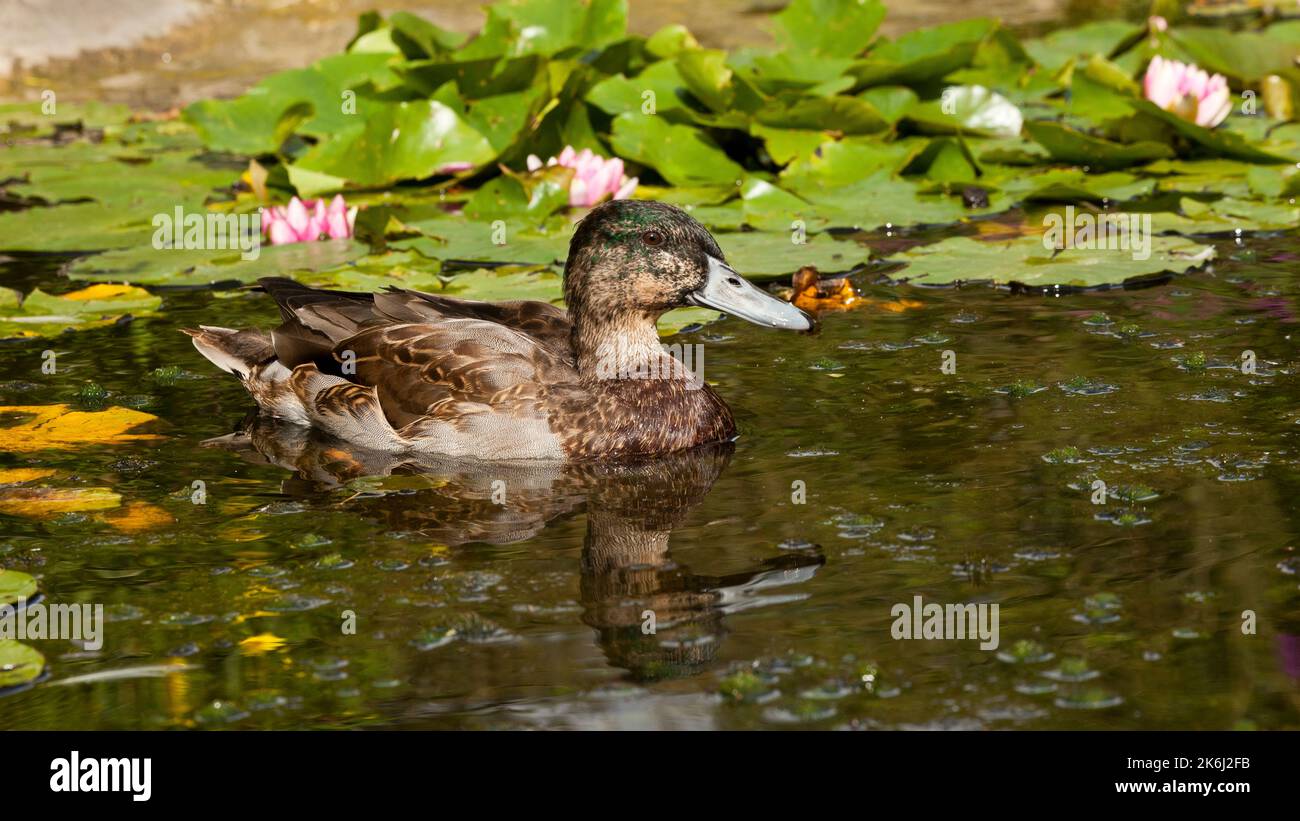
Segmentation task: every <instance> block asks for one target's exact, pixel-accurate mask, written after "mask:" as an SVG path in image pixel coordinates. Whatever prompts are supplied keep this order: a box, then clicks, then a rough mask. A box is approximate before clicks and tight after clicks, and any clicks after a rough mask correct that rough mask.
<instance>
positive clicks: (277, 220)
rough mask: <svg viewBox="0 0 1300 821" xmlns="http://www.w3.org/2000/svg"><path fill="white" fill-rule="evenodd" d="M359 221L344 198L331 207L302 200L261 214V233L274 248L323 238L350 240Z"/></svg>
mask: <svg viewBox="0 0 1300 821" xmlns="http://www.w3.org/2000/svg"><path fill="white" fill-rule="evenodd" d="M356 220H357V209H356V207H355V206H354V207H352V208H348V206H347V203H346V202H344V200H343V195H342V194H337V195H335V197H334V199H332V200H330V203H329V205H328V206H327V205H326V204H325V200H323V199H316V200H306V201H304V200H300V199H298V198H297V197H293V198H292V199H290V200H289V204H288V205H284V206H279V205H277V206H272V207H270V208H267V209H265V210H264V211H263V212H262V231H263V233H265V234H266V235H267V237H268V238H269V239H270V240H271V244H272V245H286V244H288V243H291V242H314V241H316V240H318V239H321V238H322V237H327V238H329V239H348V238H349V237H351V236H352V226H353V225H354V224H355V223H356Z"/></svg>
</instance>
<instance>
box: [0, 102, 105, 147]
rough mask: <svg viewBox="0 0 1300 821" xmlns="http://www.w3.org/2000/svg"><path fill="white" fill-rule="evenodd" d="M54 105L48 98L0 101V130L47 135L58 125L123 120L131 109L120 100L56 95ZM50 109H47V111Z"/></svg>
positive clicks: (91, 125)
mask: <svg viewBox="0 0 1300 821" xmlns="http://www.w3.org/2000/svg"><path fill="white" fill-rule="evenodd" d="M52 102H53V109H52V110H51V108H50V107H49V106H47V105H46V104H45V102H43V101H42V102H31V103H0V134H4V133H11V134H22V135H23V136H28V137H44V136H48V135H49V134H50V133H52V132H53V131H54V127H55V126H56V125H61V124H64V123H81V125H82V126H83V127H84V128H104V127H106V126H118V125H122V124H124V123H125V122H126V121H127V119H128V118H130V116H131V110H130V109H129V108H127V107H126V106H124V105H120V104H117V103H101V102H97V101H94V100H91V101H90V102H85V103H61V102H59V101H58V98H57V97H56V98H55V99H54V100H53V101H52ZM47 112H48V113H47Z"/></svg>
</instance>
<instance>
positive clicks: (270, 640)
mask: <svg viewBox="0 0 1300 821" xmlns="http://www.w3.org/2000/svg"><path fill="white" fill-rule="evenodd" d="M284 643H285V642H284V639H282V638H280V637H279V636H277V635H275V634H274V633H261V634H258V635H256V636H249V637H248V638H246V639H244V640H243V641H241V642H240V643H239V646H240V648H241V649H242V650H243V651H244V655H246V656H260V655H262V654H263V653H271V652H274V651H276V650H279V649H280V648H281V647H283V646H284Z"/></svg>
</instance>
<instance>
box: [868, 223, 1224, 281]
mask: <svg viewBox="0 0 1300 821" xmlns="http://www.w3.org/2000/svg"><path fill="white" fill-rule="evenodd" d="M1150 241H1151V248H1150V256H1149V257H1148V258H1147V259H1135V258H1134V256H1135V255H1134V253H1133V252H1131V251H1128V250H1120V249H1113V250H1107V249H1084V248H1067V249H1065V250H1063V251H1060V252H1059V253H1053V251H1052V250H1049V249H1047V248H1045V247H1044V244H1043V237H1041V236H1035V235H1031V236H1027V237H1021V238H1017V239H1014V240H1010V241H994V242H990V241H982V240H975V239H971V238H969V237H951V238H949V239H945V240H942V241H940V242H937V243H934V244H933V245H923V246H920V247H918V248H913V249H911V250H910V251H907V252H904V253H902V254H899V255H897V256H896V257H892V258H891V259H894V260H897V261H900V262H906V263H907V267H906V268H904V269H902V270H901V271H899V272H898V273H896V274H895V275H894V276H895V277H896V278H898V279H900V280H907V281H910V282H918V283H921V284H924V285H951V284H954V283H958V282H997V283H1010V282H1016V283H1021V284H1024V285H1030V286H1042V285H1070V286H1076V287H1095V286H1099V285H1116V284H1120V283H1123V282H1126V281H1128V280H1132V279H1137V278H1141V277H1145V276H1150V275H1152V274H1159V273H1162V272H1165V271H1172V272H1174V273H1181V272H1184V271H1187V270H1190V269H1192V268H1195V267H1197V266H1199V265H1201V264H1202V263H1204V262H1205V261H1206V260H1208V259H1211V258H1213V255H1214V248H1213V246H1209V245H1201V244H1199V243H1196V242H1193V241H1191V240H1187V239H1184V238H1182V237H1168V236H1152V237H1150Z"/></svg>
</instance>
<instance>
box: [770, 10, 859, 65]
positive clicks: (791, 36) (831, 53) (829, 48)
mask: <svg viewBox="0 0 1300 821" xmlns="http://www.w3.org/2000/svg"><path fill="white" fill-rule="evenodd" d="M884 19H885V4H884V3H882V2H880V0H794V1H793V2H792V3H790V4H789V5H788V6H786V7H785V8H784V9H783V10H782V11H781V13H780V14H777V15H774V16H773V17H772V25H773V29H774V31H773V34H774V35H775V36H776V41H777V43H778V44H780V45H781V46H782V47H784V48H788V49H791V50H793V51H800V52H806V53H808V54H814V55H818V56H822V57H855V56H857V55H858V54H860V53H861V52H862V50H863V49H865V48H866V47H867V46H868V45H870V44H871V40H872V38H873V37H875V35H876V29H877V28H879V27H880V23H881V21H883V20H884Z"/></svg>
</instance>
